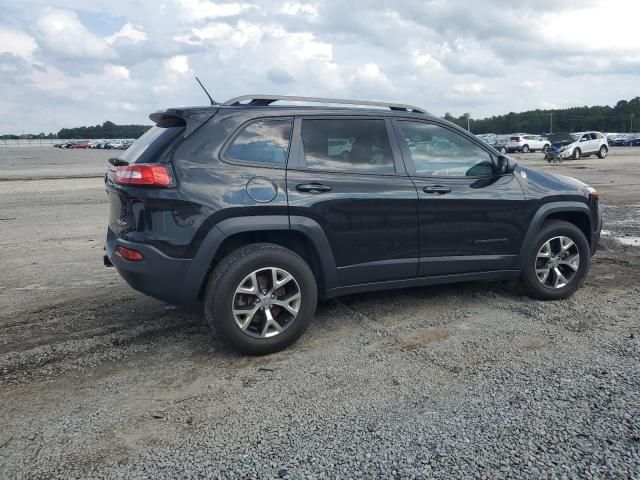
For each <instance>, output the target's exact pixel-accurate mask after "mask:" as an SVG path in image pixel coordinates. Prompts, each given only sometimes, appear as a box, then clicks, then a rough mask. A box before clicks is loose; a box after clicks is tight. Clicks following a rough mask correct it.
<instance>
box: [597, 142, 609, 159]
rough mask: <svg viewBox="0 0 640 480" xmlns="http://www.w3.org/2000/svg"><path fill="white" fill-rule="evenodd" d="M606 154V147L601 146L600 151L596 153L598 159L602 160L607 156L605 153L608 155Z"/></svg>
mask: <svg viewBox="0 0 640 480" xmlns="http://www.w3.org/2000/svg"><path fill="white" fill-rule="evenodd" d="M608 152H609V151H608V150H607V147H606V146H604V145H602V146H601V147H600V151H599V152H598V157H600V158H604V157H606V156H607V153H608Z"/></svg>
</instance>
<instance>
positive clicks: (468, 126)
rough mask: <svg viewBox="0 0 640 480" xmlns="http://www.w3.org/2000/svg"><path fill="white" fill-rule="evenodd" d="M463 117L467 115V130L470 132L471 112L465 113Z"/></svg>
mask: <svg viewBox="0 0 640 480" xmlns="http://www.w3.org/2000/svg"><path fill="white" fill-rule="evenodd" d="M464 115H465V117H467V132H471V114H469V113H465V114H464Z"/></svg>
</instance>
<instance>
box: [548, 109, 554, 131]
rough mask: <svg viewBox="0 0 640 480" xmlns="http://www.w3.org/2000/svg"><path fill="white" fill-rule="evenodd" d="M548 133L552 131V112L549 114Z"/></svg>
mask: <svg viewBox="0 0 640 480" xmlns="http://www.w3.org/2000/svg"><path fill="white" fill-rule="evenodd" d="M549 133H553V112H551V113H550V114H549Z"/></svg>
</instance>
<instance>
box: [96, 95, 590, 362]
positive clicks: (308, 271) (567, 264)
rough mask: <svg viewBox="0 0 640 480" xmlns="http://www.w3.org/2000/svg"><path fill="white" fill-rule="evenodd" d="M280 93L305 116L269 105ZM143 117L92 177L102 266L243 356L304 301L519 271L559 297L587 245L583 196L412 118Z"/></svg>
mask: <svg viewBox="0 0 640 480" xmlns="http://www.w3.org/2000/svg"><path fill="white" fill-rule="evenodd" d="M292 100H295V101H296V102H306V105H300V104H298V105H295V106H280V107H273V106H271V105H273V104H274V103H276V102H278V101H289V102H290V101H292ZM327 103H330V104H338V105H341V104H349V105H352V107H353V106H354V105H358V104H360V105H361V106H362V107H367V106H372V105H375V107H376V108H336V107H327V106H319V105H320V104H327ZM150 118H151V120H152V121H153V122H154V123H155V126H154V127H153V128H152V129H150V130H149V131H148V132H147V133H145V134H144V135H143V136H142V137H141V138H140V139H138V140H137V141H136V142H135V143H134V144H133V145H132V146H131V147H130V148H129V149H128V150H127V151H124V152H122V153H121V154H119V155H118V156H117V158H113V159H112V160H111V166H110V167H109V170H108V172H107V175H106V177H105V183H106V189H107V194H108V197H109V201H110V203H111V209H110V213H109V218H108V227H107V232H106V247H105V249H106V255H105V264H106V265H107V266H109V265H111V264H112V265H115V267H116V269H117V270H118V272H119V273H120V275H121V276H122V277H123V278H124V279H125V280H126V281H127V282H128V283H129V284H130V285H131V286H132V287H133V288H135V289H137V290H140V291H141V292H144V293H146V294H148V295H151V296H153V297H156V298H159V299H161V300H164V301H167V302H170V303H182V304H189V303H194V302H197V301H199V300H202V301H203V310H204V315H205V317H206V319H207V321H208V323H209V325H210V326H211V328H213V329H215V331H216V332H217V335H218V336H219V338H221V339H222V340H224V341H226V342H227V343H228V344H229V345H231V346H232V347H233V348H235V349H237V350H239V351H240V352H243V353H246V354H252V355H261V354H268V353H271V352H275V351H278V350H280V349H283V348H285V347H287V346H288V345H290V344H291V343H293V342H294V341H296V339H298V338H299V337H300V336H301V335H302V334H303V332H304V331H305V330H306V328H307V326H308V325H309V323H310V322H311V320H312V318H313V316H314V312H315V308H316V302H317V299H318V298H319V297H320V298H331V297H336V296H339V295H346V294H351V293H356V292H367V291H374V290H386V289H390V288H407V287H414V286H418V285H431V284H438V283H449V282H461V281H468V280H501V279H510V278H519V279H521V280H522V282H523V283H524V286H525V288H526V290H527V291H528V292H529V294H530V295H532V296H533V297H535V298H540V299H546V300H551V299H561V298H566V297H568V296H570V295H572V294H573V293H574V292H575V291H576V290H577V289H578V288H579V286H580V285H581V284H582V282H583V280H584V279H585V276H586V274H587V271H588V269H589V262H590V259H591V256H592V255H593V254H594V252H595V251H596V248H597V245H598V241H599V237H600V230H601V225H602V215H601V210H600V206H599V202H598V193H597V192H596V191H595V190H594V189H593V188H592V187H590V186H588V185H586V184H584V183H582V182H580V181H578V180H575V179H573V178H570V177H566V176H562V175H554V174H552V173H550V172H542V171H535V170H532V169H529V168H524V167H521V166H518V164H517V162H516V161H515V160H514V159H512V158H509V157H507V156H504V155H501V154H500V153H499V152H498V151H496V150H495V149H494V148H492V147H490V146H489V145H487V144H486V143H484V142H482V141H480V140H479V139H477V138H476V137H475V136H474V135H472V134H471V133H469V132H467V131H466V130H463V129H461V128H459V127H457V126H456V125H454V124H452V123H450V122H447V121H445V120H442V119H440V118H438V117H435V116H433V115H430V114H429V113H427V112H425V111H424V110H422V109H420V108H418V107H414V106H410V105H399V104H388V103H374V102H356V101H347V100H335V99H332V100H330V99H315V98H304V97H280V96H266V95H261V96H253V95H252V96H243V97H238V98H234V99H231V100H228V101H227V102H225V103H223V104H219V105H214V106H211V107H194V108H179V109H168V110H165V111H160V112H156V113H153V114H151V115H150ZM336 138H349V139H353V142H352V143H351V150H350V151H349V152H348V154H347V155H344V151H338V150H333V149H332V145H331V140H332V139H336Z"/></svg>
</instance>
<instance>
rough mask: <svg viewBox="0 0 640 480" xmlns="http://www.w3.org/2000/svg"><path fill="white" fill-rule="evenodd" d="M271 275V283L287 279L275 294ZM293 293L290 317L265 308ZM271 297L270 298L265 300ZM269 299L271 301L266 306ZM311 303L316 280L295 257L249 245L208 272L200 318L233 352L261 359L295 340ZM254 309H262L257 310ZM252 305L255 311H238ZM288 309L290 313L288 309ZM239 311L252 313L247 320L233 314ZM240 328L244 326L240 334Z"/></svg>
mask: <svg viewBox="0 0 640 480" xmlns="http://www.w3.org/2000/svg"><path fill="white" fill-rule="evenodd" d="M273 271H277V273H276V278H277V276H278V275H282V277H284V278H282V279H281V280H285V279H286V275H284V274H288V275H289V276H290V277H292V279H291V280H289V281H288V282H286V283H283V284H282V287H280V288H278V287H277V286H275V285H274V281H273V280H272V278H273V277H272V276H271V275H272V272H273ZM256 272H257V273H256ZM254 273H255V275H253V276H252V274H254ZM263 281H264V282H266V283H262V282H263ZM249 284H250V285H252V286H255V290H256V293H255V294H254V293H242V292H240V293H239V290H240V289H241V288H243V289H244V290H247V285H249ZM262 288H264V290H261V291H260V289H262ZM296 289H297V292H298V293H299V294H300V299H299V301H298V302H295V300H294V303H296V304H295V305H293V308H294V309H295V310H297V314H296V315H293V314H292V313H291V312H290V311H289V310H288V309H285V308H283V307H280V306H278V305H275V304H273V305H272V304H271V302H277V301H278V300H280V304H281V305H282V304H283V303H284V302H285V300H287V299H288V298H290V297H293V296H294V295H295V292H296ZM285 290H286V291H285ZM263 292H266V293H267V294H266V296H263V295H262V294H263ZM278 292H283V293H278ZM271 293H273V295H274V296H270V294H271ZM280 295H281V296H280ZM274 297H275V298H276V299H275V300H270V299H273V298H274ZM317 302H318V287H317V284H316V279H315V277H314V276H313V273H312V272H311V269H310V268H309V265H307V263H306V262H305V261H304V260H303V259H302V258H301V257H300V256H298V255H297V254H296V253H294V252H292V251H291V250H288V249H286V248H284V247H281V246H279V245H274V244H271V243H255V244H251V245H247V246H244V247H241V248H239V249H237V250H234V251H233V252H231V253H230V254H229V255H227V256H226V257H225V258H223V259H222V260H221V261H220V263H219V264H218V265H217V266H216V268H215V269H214V270H213V272H212V273H211V275H210V277H209V282H208V284H207V287H206V290H205V295H204V314H205V318H206V320H207V323H208V324H209V327H210V328H211V329H212V330H213V331H215V332H217V334H218V335H219V337H220V338H221V339H222V340H223V341H224V342H225V343H227V344H228V345H229V346H230V347H231V348H233V349H234V350H236V351H238V352H240V353H243V354H247V355H267V354H269V353H274V352H277V351H279V350H282V349H284V348H286V347H288V346H289V345H291V344H293V343H294V342H295V341H296V340H297V339H298V338H300V336H301V335H302V334H303V333H304V332H305V330H306V329H307V327H308V326H309V323H310V322H311V320H312V319H313V315H314V313H315V309H316V305H317ZM260 303H264V305H265V306H262V307H260V306H259V305H260ZM253 305H255V308H252V309H247V308H244V307H247V306H251V307H252V306H253ZM288 305H289V307H290V308H291V307H292V303H289V304H288ZM234 307H235V308H234ZM243 308H244V309H247V312H254V313H252V314H251V316H250V315H249V314H246V315H245V314H240V315H239V316H237V315H236V314H234V311H235V312H236V313H237V312H239V311H242V309H243ZM267 315H268V316H267ZM269 317H271V319H272V320H269ZM286 318H289V320H288V321H286ZM240 322H243V325H246V326H245V327H244V330H243V328H242V327H241V325H240ZM274 322H275V323H274ZM276 326H277V327H279V329H276ZM280 329H281V331H280Z"/></svg>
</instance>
